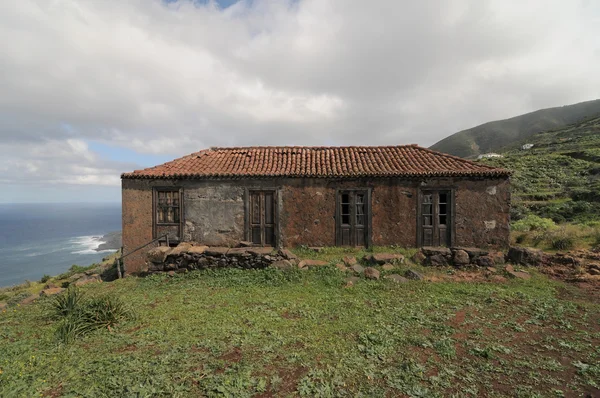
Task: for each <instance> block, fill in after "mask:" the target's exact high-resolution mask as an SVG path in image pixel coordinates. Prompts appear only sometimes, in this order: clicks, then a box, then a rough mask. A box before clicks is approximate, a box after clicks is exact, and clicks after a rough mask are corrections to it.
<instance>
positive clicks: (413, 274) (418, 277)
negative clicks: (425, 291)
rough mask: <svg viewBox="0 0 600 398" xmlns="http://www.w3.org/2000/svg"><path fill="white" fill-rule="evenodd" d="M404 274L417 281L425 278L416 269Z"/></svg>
mask: <svg viewBox="0 0 600 398" xmlns="http://www.w3.org/2000/svg"><path fill="white" fill-rule="evenodd" d="M404 276H406V277H407V278H408V279H414V280H417V281H421V280H423V275H421V274H420V273H418V272H417V271H415V270H412V269H409V270H407V271H406V272H405V273H404Z"/></svg>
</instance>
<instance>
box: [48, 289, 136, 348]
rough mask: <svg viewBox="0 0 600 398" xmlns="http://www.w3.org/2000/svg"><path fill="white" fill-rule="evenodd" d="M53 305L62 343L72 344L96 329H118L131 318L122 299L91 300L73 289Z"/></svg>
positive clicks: (57, 299)
mask: <svg viewBox="0 0 600 398" xmlns="http://www.w3.org/2000/svg"><path fill="white" fill-rule="evenodd" d="M51 306H52V311H51V316H52V317H53V318H55V319H58V320H59V321H60V323H59V324H58V327H57V329H56V337H57V339H58V340H60V341H62V342H63V343H70V342H72V341H74V340H75V339H76V338H78V337H81V336H84V335H86V334H88V333H90V332H92V331H94V330H97V329H102V328H110V327H111V326H115V325H116V324H117V323H119V322H120V321H122V320H125V319H128V318H130V317H131V315H132V314H131V312H130V310H129V309H128V308H127V307H126V306H125V304H124V303H123V302H122V301H121V300H119V299H116V298H114V297H111V296H106V297H97V298H88V297H86V296H85V295H84V293H83V292H82V291H81V290H79V289H78V288H77V287H74V286H70V287H69V288H68V289H67V291H66V292H65V293H64V294H61V295H58V296H56V297H55V298H54V299H53V301H52V304H51Z"/></svg>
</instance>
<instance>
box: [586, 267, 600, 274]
mask: <svg viewBox="0 0 600 398" xmlns="http://www.w3.org/2000/svg"><path fill="white" fill-rule="evenodd" d="M588 273H589V274H590V275H600V269H597V268H590V269H589V271H588Z"/></svg>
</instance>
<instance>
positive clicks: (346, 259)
mask: <svg viewBox="0 0 600 398" xmlns="http://www.w3.org/2000/svg"><path fill="white" fill-rule="evenodd" d="M342 261H343V262H344V264H346V267H352V266H353V265H354V264H356V257H354V256H344V258H343V259H342Z"/></svg>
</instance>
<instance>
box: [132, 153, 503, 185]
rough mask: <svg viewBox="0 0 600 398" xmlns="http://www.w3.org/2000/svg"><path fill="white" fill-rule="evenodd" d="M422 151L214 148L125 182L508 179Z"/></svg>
mask: <svg viewBox="0 0 600 398" xmlns="http://www.w3.org/2000/svg"><path fill="white" fill-rule="evenodd" d="M509 174H510V172H509V171H508V170H505V169H498V168H493V167H490V166H486V165H484V164H481V163H475V162H472V161H469V160H466V159H462V158H459V157H456V156H452V155H447V154H445V153H441V152H436V151H432V150H430V149H427V148H422V147H419V146H417V145H402V146H347V147H301V146H288V147H277V146H273V147H239V148H235V147H234V148H210V149H205V150H203V151H200V152H195V153H192V154H191V155H187V156H184V157H182V158H179V159H175V160H173V161H171V162H167V163H165V164H162V165H159V166H155V167H151V168H148V169H143V170H135V171H133V172H131V173H124V174H122V175H121V178H156V179H160V178H239V177H316V178H323V177H339V178H348V177H414V176H507V175H509Z"/></svg>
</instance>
